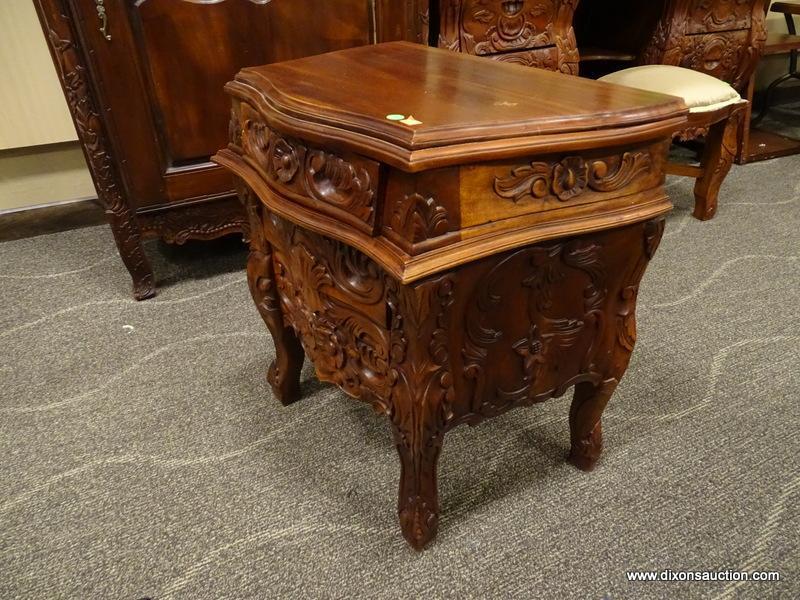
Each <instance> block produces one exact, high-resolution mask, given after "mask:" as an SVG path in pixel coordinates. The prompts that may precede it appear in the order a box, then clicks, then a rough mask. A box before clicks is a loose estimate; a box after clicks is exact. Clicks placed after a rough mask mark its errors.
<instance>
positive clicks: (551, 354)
mask: <svg viewBox="0 0 800 600" xmlns="http://www.w3.org/2000/svg"><path fill="white" fill-rule="evenodd" d="M663 227H664V222H663V220H659V221H652V222H648V223H645V224H637V225H632V226H628V227H626V228H623V229H619V230H613V231H610V232H605V233H597V234H593V235H590V236H583V237H580V238H574V239H571V240H566V241H563V242H560V243H554V244H542V245H537V246H534V247H530V248H525V249H522V250H518V251H515V252H512V253H509V254H507V255H505V256H503V257H497V258H496V259H492V261H491V264H489V265H488V266H485V268H484V269H483V270H482V274H481V276H480V277H478V278H476V279H475V281H474V284H473V285H471V286H470V287H469V291H465V290H462V293H464V294H468V299H467V300H466V302H465V304H464V310H463V313H461V314H462V315H463V316H462V317H460V318H461V319H463V320H462V321H461V325H460V327H463V330H464V333H463V339H462V340H461V342H460V345H461V349H460V355H459V356H458V357H456V355H455V354H454V355H453V357H454V358H453V361H454V363H457V364H458V366H459V367H460V371H459V373H460V374H461V376H462V377H463V379H462V378H459V379H457V381H458V382H459V385H458V386H457V390H458V392H459V396H460V397H463V400H461V401H460V402H459V403H458V407H457V409H456V413H457V414H456V416H455V417H454V420H453V423H459V422H469V423H476V422H478V421H480V420H482V419H485V418H489V417H492V416H495V415H498V414H500V413H502V412H505V411H507V410H509V409H511V408H514V407H518V406H526V405H530V404H533V403H537V402H543V401H545V400H547V399H548V398H552V397H557V396H560V395H562V394H564V393H565V392H566V390H567V389H568V388H569V387H570V386H572V385H575V384H578V383H589V384H592V385H597V384H599V383H600V382H602V381H605V380H607V379H609V378H613V379H616V380H619V379H620V378H621V377H622V375H623V374H624V372H625V369H626V368H627V364H628V360H629V358H630V354H631V351H632V350H633V345H634V343H635V340H636V320H635V307H636V299H637V294H638V287H639V282H640V280H641V278H642V275H643V274H644V271H645V268H646V266H647V264H648V262H649V260H650V258H651V257H652V256H653V254H654V253H655V250H656V248H657V246H658V243H659V240H660V238H661V233H662V232H663Z"/></svg>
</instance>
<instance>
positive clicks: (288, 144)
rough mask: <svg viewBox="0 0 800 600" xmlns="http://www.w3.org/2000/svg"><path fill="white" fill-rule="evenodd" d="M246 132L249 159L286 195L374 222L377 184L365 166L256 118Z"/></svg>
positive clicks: (244, 140)
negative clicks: (320, 148) (321, 148)
mask: <svg viewBox="0 0 800 600" xmlns="http://www.w3.org/2000/svg"><path fill="white" fill-rule="evenodd" d="M250 112H254V111H250ZM234 118H236V117H235V116H234ZM242 129H243V133H242V142H241V144H242V148H243V151H244V154H245V156H247V157H249V158H251V159H252V160H254V161H255V162H256V164H257V165H258V166H259V167H260V169H261V170H262V171H263V172H264V173H266V175H267V177H268V178H269V179H270V181H272V182H273V183H274V184H275V185H277V186H278V187H279V188H280V189H281V190H282V191H286V192H288V193H289V194H294V195H299V196H301V197H306V198H309V199H311V200H315V201H318V202H321V203H322V204H323V205H327V206H329V207H332V208H336V209H339V210H341V211H343V213H344V214H345V215H347V216H349V217H351V218H355V219H356V220H358V221H361V222H363V223H366V224H369V225H371V224H372V223H373V222H374V212H375V209H374V197H375V185H376V182H374V181H373V180H372V177H371V176H370V173H369V172H368V171H367V169H366V168H365V167H364V166H362V165H360V164H357V163H356V162H354V161H351V160H347V159H345V158H343V157H340V156H337V155H336V154H333V153H331V152H326V151H323V150H318V149H314V148H308V147H307V146H306V145H305V144H304V143H303V142H301V141H299V140H296V139H293V138H290V137H288V136H284V135H281V134H280V133H278V132H276V131H272V130H270V128H269V127H267V125H266V124H265V123H263V122H261V121H260V120H258V119H257V118H255V117H245V118H244V123H243V127H242Z"/></svg>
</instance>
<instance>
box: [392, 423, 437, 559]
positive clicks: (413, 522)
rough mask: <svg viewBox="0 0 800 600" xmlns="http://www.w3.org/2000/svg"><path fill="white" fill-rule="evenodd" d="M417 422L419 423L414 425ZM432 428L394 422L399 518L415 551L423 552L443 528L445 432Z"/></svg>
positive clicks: (405, 534)
mask: <svg viewBox="0 0 800 600" xmlns="http://www.w3.org/2000/svg"><path fill="white" fill-rule="evenodd" d="M409 416H411V415H409ZM423 419H424V417H423ZM401 420H402V418H401ZM415 420H416V421H417V422H411V421H415ZM431 425H433V424H431V423H426V422H422V420H419V419H414V418H413V417H411V418H410V419H409V422H408V423H406V424H402V423H395V420H394V419H393V420H392V431H393V433H394V439H395V443H396V444H397V452H398V454H399V455H400V491H399V495H398V501H397V514H398V517H399V519H400V528H401V529H402V531H403V537H405V538H406V540H407V541H408V543H409V544H411V546H412V547H413V548H414V549H415V550H422V549H423V548H424V547H425V546H426V545H427V544H428V542H430V541H431V540H432V539H433V538H434V537H435V536H436V531H437V529H438V525H439V493H438V490H437V487H436V464H437V462H438V460H439V453H440V451H441V449H442V436H443V432H441V431H437V429H436V427H435V425H434V426H433V427H432V426H431Z"/></svg>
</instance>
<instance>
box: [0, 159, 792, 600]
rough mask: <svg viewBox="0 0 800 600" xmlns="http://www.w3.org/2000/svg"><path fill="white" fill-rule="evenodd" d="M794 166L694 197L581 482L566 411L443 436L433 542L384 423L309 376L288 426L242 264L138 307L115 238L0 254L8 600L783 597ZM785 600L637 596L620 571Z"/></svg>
mask: <svg viewBox="0 0 800 600" xmlns="http://www.w3.org/2000/svg"><path fill="white" fill-rule="evenodd" d="M799 172H800V157H790V158H785V159H779V160H774V161H770V162H765V163H757V164H753V165H750V166H747V167H735V168H734V170H733V172H732V174H731V176H730V177H729V179H728V181H727V183H726V185H725V187H724V189H723V199H722V202H721V208H720V211H719V214H718V216H717V217H716V219H714V220H713V221H710V222H707V223H700V222H698V221H695V220H693V219H692V218H691V209H692V195H691V187H692V182H691V181H690V180H687V179H670V181H669V191H670V194H671V196H672V198H673V201H674V202H675V205H676V208H675V211H674V212H673V213H672V214H671V215H670V216H669V218H668V223H667V229H666V234H665V237H664V240H663V243H662V246H661V249H660V250H659V252H658V254H657V256H656V258H655V260H654V261H653V263H652V265H651V267H650V269H649V271H648V272H647V274H646V276H645V279H644V282H643V287H642V290H641V296H640V307H639V330H640V336H639V343H638V345H637V348H636V351H635V353H634V359H633V362H632V364H631V367H630V370H629V371H628V374H627V376H626V378H625V380H624V381H623V383H622V385H621V386H620V388H619V389H618V391H617V393H616V395H615V397H614V398H613V399H612V402H611V403H610V405H609V407H608V409H607V411H606V416H605V421H604V423H605V424H604V428H605V440H606V448H605V453H604V455H603V458H602V459H601V462H600V464H599V466H598V469H597V470H596V471H595V472H593V473H590V474H587V473H582V472H579V471H577V470H575V469H574V468H572V467H571V466H569V465H568V464H567V463H566V462H565V460H564V456H565V453H566V451H567V449H568V430H567V410H568V406H569V399H568V397H565V398H561V399H558V400H552V401H550V402H548V403H545V404H543V405H540V406H536V407H533V408H530V409H526V410H522V411H516V412H512V413H509V414H507V415H504V416H503V417H501V418H498V419H495V420H493V421H490V422H487V423H485V424H483V425H481V426H480V427H476V428H473V429H470V428H459V429H456V430H454V431H453V432H451V433H450V434H449V435H448V438H447V439H446V442H445V449H444V452H443V455H442V459H441V463H440V465H441V468H440V488H441V490H440V491H441V497H442V509H443V518H442V522H441V525H440V531H439V537H438V539H437V541H436V542H435V543H434V544H433V545H432V546H431V547H430V548H429V549H428V550H427V551H426V552H424V553H422V554H418V553H415V552H413V551H412V550H411V549H409V547H408V546H407V545H406V543H405V542H404V541H403V539H402V537H401V536H400V533H399V529H398V526H397V519H396V514H395V501H396V484H397V478H398V462H397V458H396V453H395V449H394V447H393V445H392V443H391V441H390V435H389V431H388V426H387V424H386V423H385V422H384V421H383V420H382V419H381V418H379V417H377V416H375V415H374V414H373V413H372V411H371V409H369V408H368V407H367V406H362V405H360V404H358V403H357V402H355V401H353V400H350V399H349V398H347V397H346V396H345V395H344V394H343V393H341V392H339V391H338V390H336V389H335V388H333V387H330V386H324V385H321V384H319V383H317V382H316V381H315V380H314V378H313V376H312V373H311V370H310V369H308V368H306V370H305V372H304V377H303V385H304V388H305V392H306V393H307V395H308V398H306V399H305V400H304V401H302V402H299V403H298V404H295V405H293V406H292V407H289V408H283V407H281V406H280V405H279V404H278V402H277V401H276V400H275V398H274V397H273V396H272V394H271V392H270V390H269V389H268V387H267V385H266V382H265V380H264V370H265V365H266V363H267V362H268V361H269V360H270V358H271V355H272V353H273V349H272V347H271V342H270V339H269V338H268V336H267V333H266V329H265V327H264V325H263V323H262V322H261V320H260V318H259V317H258V315H257V314H256V311H255V309H254V307H253V306H252V303H251V300H250V298H249V294H248V291H247V286H246V283H245V274H244V271H243V265H244V259H245V254H244V252H243V251H242V249H241V247H240V246H239V244H238V243H235V242H234V243H230V242H229V243H222V244H212V245H208V246H206V245H200V246H191V247H189V248H184V249H172V248H169V247H166V246H162V245H160V244H151V245H150V246H149V247H148V251H149V253H150V255H151V257H152V258H153V261H154V263H155V267H156V270H157V273H158V274H159V277H160V279H161V287H160V293H159V295H158V297H157V298H155V299H153V300H150V301H147V302H142V303H136V302H134V301H133V300H132V299H131V298H130V297H129V280H128V278H127V274H126V272H125V271H124V269H123V267H122V265H121V263H120V261H119V260H118V258H117V257H116V255H115V252H114V246H113V243H112V239H111V235H110V233H109V231H108V229H107V228H105V227H94V228H87V229H82V230H76V231H71V232H65V233H61V234H55V235H49V236H42V237H38V238H32V239H26V240H20V241H15V242H7V243H4V244H0V286H2V294H0V300H1V306H2V310H0V375H1V379H2V385H1V386H0V456H2V461H0V478H1V479H0V481H1V482H2V485H0V598H2V599H3V600H7V599H11V598H35V599H57V598H70V599H72V598H75V599H81V600H84V599H95V598H97V599H118V598H119V599H130V600H135V599H137V598H143V597H148V598H153V599H158V600H168V599H191V600H198V599H220V598H225V599H229V598H230V599H239V598H242V599H244V598H248V599H249V598H278V597H286V598H554V599H569V598H787V599H790V598H791V599H795V598H798V597H800V580H799V579H798V577H800V540H798V532H800V513H798V506H799V505H800V472H798V456H800V425H798V408H797V407H798V394H797V390H798V388H800V291H799V290H800V260H799V259H798V255H800V183H799V181H800V180H798V173H799ZM664 569H672V570H681V569H688V570H709V569H734V570H748V571H750V570H768V571H779V572H780V574H781V576H782V581H781V582H780V583H724V582H722V583H720V582H714V583H629V582H628V581H627V578H626V571H628V570H659V571H660V570H664Z"/></svg>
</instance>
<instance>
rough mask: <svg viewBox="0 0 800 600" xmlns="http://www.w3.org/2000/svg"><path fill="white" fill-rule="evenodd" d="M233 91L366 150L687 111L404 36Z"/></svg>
mask: <svg viewBox="0 0 800 600" xmlns="http://www.w3.org/2000/svg"><path fill="white" fill-rule="evenodd" d="M229 91H231V92H232V93H234V94H235V95H239V96H242V95H244V96H249V97H250V98H251V99H252V100H253V101H254V103H255V104H256V105H257V106H258V107H259V108H260V109H261V110H262V112H263V113H264V114H265V117H267V118H268V119H269V120H271V121H274V122H275V125H276V126H280V125H281V124H283V125H284V126H286V128H287V129H289V130H293V129H313V128H314V127H316V128H318V129H320V130H321V128H323V127H324V128H325V136H326V138H328V139H331V138H332V137H333V138H336V137H340V138H342V139H345V140H349V141H353V142H355V146H356V148H354V149H358V150H359V151H361V152H363V153H365V154H371V152H369V147H370V146H375V145H376V144H377V145H378V146H381V145H383V146H387V147H388V146H391V147H393V148H394V149H396V152H398V153H399V154H403V151H410V152H413V151H419V150H423V149H435V148H439V149H442V148H444V147H452V146H458V145H463V144H472V143H476V142H477V143H480V144H481V145H482V146H483V148H484V149H489V148H491V147H495V148H499V147H500V146H504V147H506V148H507V147H508V146H509V141H513V140H517V141H521V140H523V139H525V140H530V139H531V138H534V137H537V136H552V135H555V134H557V135H558V137H559V142H567V141H570V140H572V141H575V142H577V143H580V141H581V140H585V139H586V134H587V132H595V133H594V135H595V136H596V135H597V133H596V132H598V131H600V132H602V131H608V132H609V133H610V132H611V130H616V131H617V132H619V130H621V129H622V130H624V129H629V128H636V129H638V130H642V131H643V130H648V129H651V128H653V127H663V126H664V125H665V124H666V122H669V121H672V122H673V123H672V126H673V127H675V129H677V128H678V125H677V124H679V123H681V122H682V121H683V119H685V114H686V108H685V106H684V105H683V102H682V100H680V99H679V98H675V97H672V96H665V95H661V94H656V93H651V92H645V91H640V90H636V89H632V88H626V87H622V86H615V85H611V84H605V83H601V82H596V81H591V80H587V79H580V78H577V77H572V76H568V75H563V74H561V73H552V72H549V71H545V70H541V69H532V68H522V67H520V66H517V65H510V64H505V63H500V62H497V61H493V60H487V59H485V58H477V57H472V56H467V55H463V54H457V53H453V52H450V51H446V50H441V49H438V48H428V47H426V46H421V45H418V44H411V43H407V42H391V43H386V44H379V45H375V46H363V47H358V48H352V49H348V50H343V51H338V52H331V53H328V54H322V55H318V56H312V57H308V58H302V59H299V60H294V61H289V62H284V63H277V64H272V65H266V66H262V67H252V68H248V69H244V70H243V71H241V72H240V73H239V74H238V75H237V77H236V81H235V82H233V83H231V84H229ZM248 91H249V93H248ZM303 124H305V125H306V127H303ZM282 128H283V127H282ZM337 130H338V134H337V132H336V131H337ZM650 133H652V132H650ZM601 135H602V134H601ZM359 140H360V143H359ZM492 142H495V143H494V144H493V143H492ZM603 143H605V142H603ZM359 145H361V146H364V147H365V148H358V146H359ZM558 145H561V144H558ZM554 149H555V148H554ZM473 150H474V148H473ZM471 154H472V155H473V157H474V152H471ZM410 162H413V161H410Z"/></svg>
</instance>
